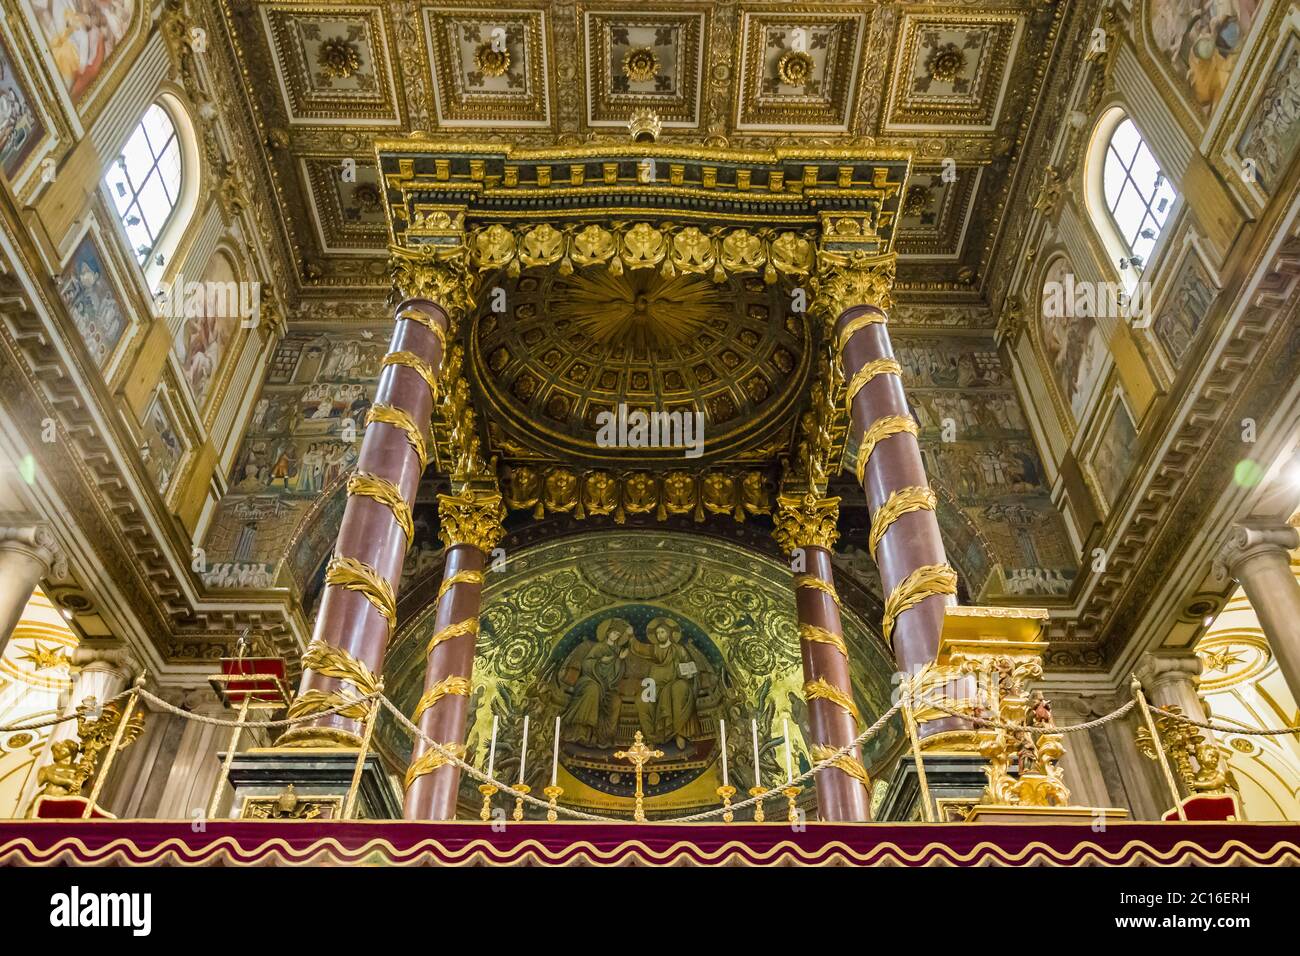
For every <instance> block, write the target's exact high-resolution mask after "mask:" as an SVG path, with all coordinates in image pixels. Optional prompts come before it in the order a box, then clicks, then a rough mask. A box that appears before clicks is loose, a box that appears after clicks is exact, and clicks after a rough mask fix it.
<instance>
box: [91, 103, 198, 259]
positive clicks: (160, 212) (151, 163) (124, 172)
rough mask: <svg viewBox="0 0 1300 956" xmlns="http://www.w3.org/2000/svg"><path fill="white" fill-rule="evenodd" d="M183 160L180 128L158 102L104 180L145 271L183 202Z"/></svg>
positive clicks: (138, 127) (109, 168)
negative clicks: (177, 206)
mask: <svg viewBox="0 0 1300 956" xmlns="http://www.w3.org/2000/svg"><path fill="white" fill-rule="evenodd" d="M181 155H182V153H181V141H180V138H179V137H178V136H177V135H176V124H175V123H174V122H173V121H172V118H171V115H170V114H169V113H168V111H167V110H166V109H165V108H164V107H163V106H161V105H160V104H158V103H154V104H153V105H151V106H150V107H149V109H147V110H146V111H145V114H144V118H143V119H141V120H140V125H138V126H137V127H136V128H135V132H133V133H132V134H131V138H130V139H128V140H127V141H126V145H125V146H123V147H122V152H121V155H119V156H118V157H117V159H115V160H114V161H113V162H111V163H109V166H108V172H107V174H106V175H105V176H104V182H105V184H106V185H107V186H108V191H109V194H110V195H111V196H112V197H113V205H114V207H115V208H116V210H117V214H118V216H119V217H120V218H121V220H122V226H123V227H124V228H125V229H126V235H127V238H128V239H129V240H130V243H131V251H132V252H133V253H134V254H135V257H136V261H137V262H139V263H140V265H141V266H147V265H148V264H149V259H150V257H151V256H153V255H154V254H155V251H156V250H157V248H158V245H159V239H160V237H161V236H162V234H163V230H164V229H165V228H166V227H167V224H168V222H169V221H170V220H171V218H172V215H173V214H174V213H175V211H176V205H177V203H178V202H179V201H180V198H181V188H182V173H183V163H182V160H181Z"/></svg>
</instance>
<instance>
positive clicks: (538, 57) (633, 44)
mask: <svg viewBox="0 0 1300 956" xmlns="http://www.w3.org/2000/svg"><path fill="white" fill-rule="evenodd" d="M1064 7H1065V5H1064V4H1060V3H1050V2H1043V0H1003V2H985V0H967V2H964V3H924V4H921V3H916V4H906V3H893V4H888V3H864V2H852V3H816V4H791V3H753V2H745V3H735V2H721V3H708V4H701V3H686V2H683V3H672V2H663V3H655V4H652V5H651V4H647V3H644V2H632V3H628V2H593V3H572V2H556V3H548V2H517V3H502V4H487V3H481V2H477V3H476V2H463V0H442V2H424V0H387V2H383V0H374V2H321V0H317V2H314V3H303V2H281V0H271V2H251V0H248V2H235V0H223V13H224V17H223V19H224V24H225V28H226V30H227V31H228V33H229V35H230V39H231V40H232V42H233V45H234V48H235V52H236V55H237V57H238V58H239V60H240V62H241V63H242V66H243V68H244V70H245V71H246V76H247V78H248V83H247V96H248V105H249V108H250V111H251V112H252V114H253V117H252V118H253V119H254V121H255V122H256V123H257V124H258V126H259V130H260V131H261V135H262V136H263V138H264V140H265V143H266V145H267V147H268V148H267V151H266V157H267V162H268V163H269V164H270V165H271V167H272V173H273V181H274V182H275V184H276V195H275V196H274V201H275V203H276V204H277V207H278V209H279V211H280V213H281V215H282V216H283V217H284V220H285V224H286V229H285V235H286V236H287V237H288V239H289V241H290V242H291V243H292V244H293V246H294V247H295V248H294V253H295V255H294V258H295V260H296V261H297V262H299V263H300V268H301V275H300V281H301V283H302V291H303V292H304V293H306V294H307V295H309V296H310V295H311V294H313V293H314V292H321V293H329V294H332V295H337V294H338V293H341V292H346V291H348V290H354V291H355V292H356V293H358V294H365V295H366V296H367V297H371V296H372V295H373V293H378V292H380V291H382V290H383V289H384V288H385V287H386V285H387V274H386V269H385V256H386V252H385V249H386V245H387V242H388V233H387V228H386V225H385V218H384V212H383V208H382V201H381V198H380V195H379V190H378V188H377V187H378V183H377V177H376V171H375V165H374V151H373V143H374V141H375V140H376V139H377V138H385V139H391V138H393V137H394V136H400V135H402V134H404V133H409V132H412V131H419V132H421V133H423V134H424V135H425V136H427V137H428V138H429V139H432V140H435V141H437V140H448V141H453V140H454V141H466V140H471V141H482V142H490V143H507V142H508V143H512V144H514V145H516V146H555V145H559V146H565V145H580V144H584V143H600V142H614V141H617V142H626V141H627V140H628V132H627V125H626V124H627V120H628V118H629V116H630V115H631V114H632V112H633V111H634V110H637V109H647V108H648V109H653V110H654V111H655V112H656V113H657V114H658V115H659V117H660V119H661V120H662V122H663V127H664V129H663V133H662V135H661V137H660V140H661V142H689V143H693V144H702V145H704V146H706V147H707V146H715V147H732V148H747V147H750V148H765V147H770V146H775V145H787V144H796V143H799V144H804V145H809V144H812V145H818V144H825V145H827V146H835V147H862V148H870V149H881V148H902V149H906V150H908V151H910V152H911V153H912V155H913V157H914V159H913V172H912V176H911V179H910V180H909V186H908V189H907V192H906V196H905V201H904V203H903V208H902V211H901V218H900V222H899V228H898V235H897V249H898V251H899V253H900V256H901V261H900V268H899V282H900V287H901V290H902V291H903V293H904V294H906V291H907V290H909V289H912V290H924V291H925V292H927V293H934V292H936V291H937V292H942V291H944V290H950V291H953V292H971V291H975V290H978V289H979V288H980V286H981V284H982V282H983V279H984V276H985V273H986V271H987V269H988V268H989V258H990V255H991V253H992V239H993V237H994V235H995V234H996V229H997V226H998V222H999V217H1000V212H1001V209H1002V206H1003V203H1004V201H1005V197H1006V195H1007V192H1008V188H1009V184H1010V179H1011V176H1012V174H1013V172H1014V162H1015V160H1016V159H1017V154H1018V150H1019V144H1021V143H1022V142H1023V141H1024V139H1025V136H1026V134H1027V132H1028V130H1029V126H1030V124H1032V123H1033V122H1034V121H1035V115H1034V104H1035V101H1036V95H1037V91H1038V84H1039V83H1040V82H1041V78H1042V76H1043V75H1044V73H1045V72H1046V69H1047V67H1048V65H1049V62H1050V58H1051V57H1052V55H1053V49H1054V45H1055V37H1056V33H1057V29H1058V27H1059V18H1060V17H1061V16H1062V15H1063V13H1064ZM348 161H351V162H348Z"/></svg>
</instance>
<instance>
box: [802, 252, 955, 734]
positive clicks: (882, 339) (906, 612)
mask: <svg viewBox="0 0 1300 956" xmlns="http://www.w3.org/2000/svg"><path fill="white" fill-rule="evenodd" d="M893 275H894V258H893V256H892V255H891V256H881V257H865V256H861V255H855V256H853V257H848V258H847V259H846V260H845V261H844V262H842V263H841V264H839V265H838V266H837V267H835V268H834V269H833V270H832V271H831V272H830V274H829V276H828V277H827V278H826V279H825V280H824V281H823V282H822V284H821V287H820V288H819V294H820V295H821V296H823V297H824V300H825V304H826V307H827V308H828V310H829V311H830V314H831V315H832V316H834V317H835V322H834V326H833V329H834V335H835V343H836V347H837V349H838V352H839V355H840V362H841V365H842V367H843V370H844V379H845V383H846V388H845V392H846V401H847V403H848V409H849V416H850V421H851V431H852V433H853V436H854V438H855V440H856V442H857V477H858V481H859V482H860V483H861V485H862V488H863V491H865V492H866V495H867V504H868V506H869V507H870V509H871V537H870V541H869V542H868V546H869V550H870V551H871V555H872V557H873V558H874V559H875V561H876V564H877V566H878V567H879V568H880V579H881V582H882V584H883V585H884V590H885V595H886V598H885V615H884V636H885V640H886V641H888V642H889V644H890V646H891V647H892V648H893V651H894V659H895V660H896V661H897V662H898V665H899V668H900V669H901V670H902V671H904V672H906V673H908V674H913V673H916V672H917V671H918V670H920V669H921V668H923V667H925V666H926V665H927V664H930V663H932V662H933V661H934V659H935V654H936V652H937V651H938V649H939V634H940V631H941V630H942V628H943V613H944V608H945V607H946V606H948V605H950V604H955V603H956V594H957V573H956V571H954V570H953V569H952V567H951V566H950V565H949V564H948V560H947V558H946V556H945V554H944V548H943V538H942V537H941V536H940V534H939V521H938V519H937V517H936V516H935V505H936V501H935V495H934V492H933V491H932V490H931V489H930V484H929V481H928V480H927V478H926V474H925V465H924V463H923V461H922V459H921V448H920V445H919V443H918V441H917V433H918V427H917V423H916V420H915V419H914V418H913V417H912V413H911V410H910V409H909V408H908V404H907V395H906V393H905V392H904V390H903V378H902V368H901V367H900V366H899V364H898V361H897V360H896V359H895V358H894V350H893V346H892V345H891V344H890V341H889V331H888V329H887V327H886V324H885V322H886V318H887V316H886V312H885V309H886V308H887V306H888V304H889V301H890V290H891V289H892V287H893ZM936 729H937V728H936Z"/></svg>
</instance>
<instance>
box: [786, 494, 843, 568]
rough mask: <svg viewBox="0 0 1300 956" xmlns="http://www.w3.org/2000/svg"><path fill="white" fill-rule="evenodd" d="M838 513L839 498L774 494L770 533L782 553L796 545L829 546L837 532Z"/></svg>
mask: <svg viewBox="0 0 1300 956" xmlns="http://www.w3.org/2000/svg"><path fill="white" fill-rule="evenodd" d="M839 517H840V499H839V498H819V497H818V496H817V495H814V494H802V495H800V494H786V495H778V496H777V499H776V510H775V511H773V512H772V521H773V523H774V524H775V525H776V527H775V528H774V529H773V530H772V537H773V538H774V539H775V540H776V543H777V545H778V546H779V547H780V548H781V550H782V551H784V552H785V553H786V554H792V553H793V552H794V551H795V550H796V549H798V548H825V549H826V550H827V551H829V550H830V549H831V545H833V544H834V543H835V542H836V541H837V540H838V539H839V536H840V532H839V529H838V528H836V523H837V522H838V521H839Z"/></svg>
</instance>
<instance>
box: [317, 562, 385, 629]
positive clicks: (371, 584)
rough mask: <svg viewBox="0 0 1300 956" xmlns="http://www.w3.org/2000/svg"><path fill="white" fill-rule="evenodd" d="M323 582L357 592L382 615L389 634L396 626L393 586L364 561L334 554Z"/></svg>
mask: <svg viewBox="0 0 1300 956" xmlns="http://www.w3.org/2000/svg"><path fill="white" fill-rule="evenodd" d="M325 583H326V584H333V585H335V586H337V587H341V588H347V589H348V590H349V591H357V592H359V593H360V594H361V595H362V596H363V597H365V599H366V600H367V601H369V602H370V603H371V604H372V605H374V608H375V610H376V611H378V612H379V613H380V614H381V615H383V618H384V620H385V621H387V622H388V631H389V633H390V634H391V633H392V631H393V628H394V627H396V626H397V598H396V597H394V596H393V586H392V585H391V584H389V583H388V582H387V581H386V580H384V579H383V578H381V577H380V576H379V572H378V571H376V570H375V569H374V568H372V567H371V566H370V565H368V564H366V563H365V562H364V561H358V560H357V559H356V558H345V557H343V556H342V555H338V554H336V555H334V557H333V558H331V559H330V563H329V566H328V567H327V568H326V569H325Z"/></svg>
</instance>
